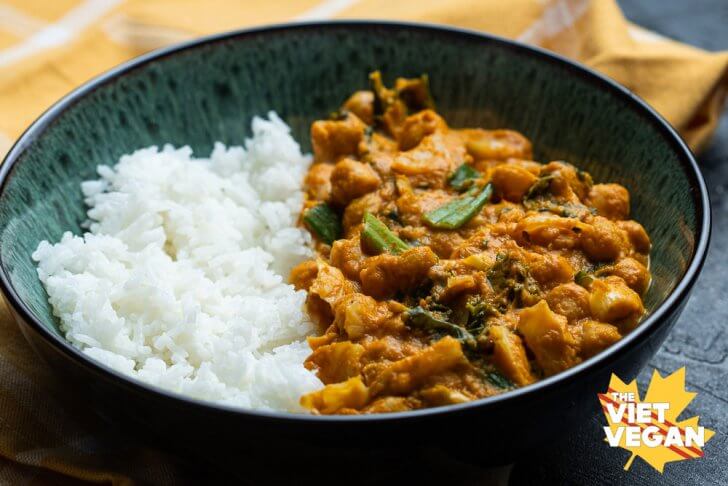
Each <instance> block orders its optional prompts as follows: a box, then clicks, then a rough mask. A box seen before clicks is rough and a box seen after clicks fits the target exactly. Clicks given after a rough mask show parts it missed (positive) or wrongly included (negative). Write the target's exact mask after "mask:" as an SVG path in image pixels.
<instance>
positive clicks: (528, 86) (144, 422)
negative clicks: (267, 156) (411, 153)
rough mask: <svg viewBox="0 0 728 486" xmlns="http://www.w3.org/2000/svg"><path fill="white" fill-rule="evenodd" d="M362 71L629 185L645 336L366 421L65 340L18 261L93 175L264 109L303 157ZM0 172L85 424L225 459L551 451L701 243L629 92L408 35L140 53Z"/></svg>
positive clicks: (309, 27) (352, 29) (68, 220)
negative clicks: (492, 389) (191, 387)
mask: <svg viewBox="0 0 728 486" xmlns="http://www.w3.org/2000/svg"><path fill="white" fill-rule="evenodd" d="M374 69H380V70H381V71H382V72H383V73H384V75H385V78H387V80H388V81H391V80H392V79H393V78H394V77H397V76H417V75H419V74H421V73H428V74H429V76H430V80H431V86H432V91H433V94H434V97H435V100H436V102H437V106H438V110H439V111H441V112H442V114H443V115H444V117H445V119H446V120H447V121H448V123H449V124H450V125H451V126H454V127H465V126H480V127H485V128H500V127H503V128H512V129H515V130H519V131H520V132H522V133H523V134H525V135H526V136H527V137H528V138H529V139H531V141H532V142H533V144H534V150H535V159H536V160H540V161H548V160H566V161H570V162H572V163H574V164H576V165H578V166H579V167H580V168H583V169H585V170H587V171H589V172H590V173H591V174H592V175H593V177H594V180H595V181H597V182H619V183H621V184H623V185H624V186H626V187H627V188H628V189H629V190H630V193H631V196H632V217H633V218H634V219H636V220H638V221H640V222H641V223H642V224H643V225H644V226H645V228H646V229H647V231H648V233H649V234H650V236H651V238H652V241H653V249H652V253H651V270H652V274H653V283H652V286H651V288H650V290H649V292H648V294H647V295H646V299H645V300H646V306H647V309H648V311H649V315H648V317H647V318H646V319H645V321H644V322H643V323H642V324H641V325H640V327H639V328H638V329H637V330H636V331H634V332H632V333H631V334H630V335H628V336H627V337H625V338H624V339H623V340H622V341H620V342H619V343H617V344H616V345H614V346H612V347H611V348H609V349H608V350H607V351H605V352H603V353H601V354H599V355H598V356H596V357H594V358H592V359H590V360H588V361H586V362H584V363H582V364H580V365H579V366H577V367H575V368H572V369H570V370H568V371H566V372H564V373H562V374H560V375H557V376H554V377H551V378H549V379H546V380H544V381H541V382H539V383H537V384H534V385H531V386H529V387H526V388H523V389H520V390H517V391H514V392H511V393H508V394H505V395H501V396H497V397H491V398H487V399H484V400H479V401H476V402H471V403H468V404H463V405H456V406H449V407H442V408H436V409H428V410H422V411H417V412H409V413H406V414H401V413H397V414H389V415H378V416H363V417H314V416H296V415H291V414H281V413H269V412H254V411H246V410H238V409H232V408H229V407H225V406H220V405H215V404H209V403H204V402H200V401H197V400H193V399H189V398H184V397H181V396H178V395H175V394H173V393H169V392H165V391H161V390H157V389H155V388H153V387H150V386H147V385H144V384H142V383H137V382H135V381H130V380H129V379H127V378H126V377H124V376H122V375H120V374H118V373H116V372H114V371H111V370H109V369H107V368H105V367H103V366H101V365H99V364H97V363H95V362H93V361H91V360H90V359H89V358H87V357H85V356H84V355H83V354H82V353H80V352H79V351H78V350H76V349H74V348H73V347H71V346H70V345H69V344H68V343H66V342H65V340H64V339H63V337H62V335H61V334H60V332H59V329H58V321H57V319H56V318H55V317H54V316H53V315H52V312H51V309H50V306H49V304H48V302H47V296H46V294H45V291H44V289H43V287H42V286H41V284H40V282H39V280H38V278H37V275H36V271H35V266H34V263H33V262H32V260H31V258H30V255H31V253H32V252H33V251H34V249H35V248H36V246H37V244H38V242H39V241H40V240H44V239H47V240H50V241H57V240H59V239H60V237H61V235H62V233H63V232H64V231H68V230H71V231H73V232H76V233H79V232H81V228H80V225H81V223H82V222H83V221H84V220H85V217H86V216H85V210H86V208H85V207H84V205H83V199H82V195H81V191H80V186H79V184H80V182H81V181H83V180H86V179H89V178H94V176H95V169H96V166H97V165H100V164H113V163H115V161H116V160H117V159H118V158H119V156H121V155H122V154H124V153H128V152H131V151H133V150H135V149H137V148H140V147H145V146H149V145H161V144H165V143H171V144H174V145H177V146H181V145H190V146H191V147H192V148H193V150H194V152H195V153H196V154H198V155H207V154H208V153H209V152H210V151H211V149H212V145H213V143H214V142H215V141H222V142H224V143H226V144H242V142H243V140H244V138H245V137H246V136H248V135H249V122H250V119H251V117H252V116H254V115H256V114H264V113H266V112H267V111H269V110H275V111H277V112H278V113H279V114H280V115H281V117H282V118H283V119H284V120H286V121H287V122H288V123H289V124H290V125H291V127H292V130H293V134H294V136H295V137H296V139H297V140H298V141H299V142H300V143H301V145H302V146H303V148H304V149H305V150H310V144H309V140H308V130H309V125H310V123H311V122H312V121H313V120H315V119H317V118H320V117H323V116H326V114H328V113H329V112H331V111H333V110H334V109H336V108H337V107H338V106H339V105H340V104H341V102H342V101H343V100H344V99H346V97H347V96H348V95H349V94H350V93H351V92H353V91H355V90H357V89H362V88H365V87H366V86H367V74H368V72H369V71H371V70H374ZM0 177H1V180H2V186H1V189H0V277H1V279H2V287H3V291H4V294H5V296H6V299H7V300H8V303H9V305H10V308H11V310H12V312H13V314H14V316H15V317H16V319H17V321H18V324H19V325H20V327H21V329H22V331H23V333H24V335H25V336H26V337H27V338H28V340H29V341H30V342H31V344H32V345H33V347H34V349H35V350H36V351H37V352H38V353H39V354H40V355H41V356H42V357H43V359H44V360H45V361H46V362H47V363H48V364H49V365H50V366H52V367H53V368H54V369H55V370H56V371H57V372H58V377H59V379H62V380H67V381H68V383H69V386H73V387H75V388H76V390H77V393H83V394H85V395H87V396H88V397H89V400H88V401H89V403H90V404H91V407H92V408H94V409H95V410H96V411H97V412H99V413H101V414H102V415H104V416H106V417H108V418H110V419H112V420H114V421H116V422H118V423H124V424H127V423H128V424H133V426H134V427H139V428H142V429H144V430H147V431H151V432H153V433H154V434H155V435H156V436H157V437H159V438H161V439H160V440H162V441H163V442H169V443H172V442H179V441H178V440H177V439H180V438H184V439H185V442H186V443H195V444H198V446H197V448H199V447H200V446H202V445H204V447H203V448H204V449H205V451H206V452H207V453H208V454H209V453H212V452H214V453H215V454H217V452H215V451H216V450H217V449H220V450H228V451H229V447H230V444H235V443H238V442H239V437H240V436H241V434H243V435H244V436H245V437H249V438H258V439H260V440H261V442H259V444H261V445H260V446H259V447H256V450H257V451H258V452H264V451H266V450H269V449H270V448H275V449H276V450H279V451H281V450H288V449H287V448H289V447H291V448H293V449H290V450H298V449H297V448H299V447H306V448H308V449H310V450H312V451H313V450H318V449H317V448H318V447H322V448H326V447H327V445H330V446H334V448H336V447H335V446H336V444H337V443H346V442H347V441H349V440H352V441H354V440H355V441H360V442H359V443H360V444H367V443H369V442H372V441H373V442H376V440H377V439H376V438H377V437H382V436H383V435H384V436H386V437H390V438H395V439H393V440H395V441H396V440H398V439H396V438H407V439H406V440H407V441H409V442H411V441H419V442H420V443H422V444H438V443H441V441H442V439H443V437H445V436H446V435H447V436H453V435H454V436H456V437H458V439H459V440H461V441H463V443H472V445H473V447H472V448H464V449H468V451H467V452H465V451H463V454H465V455H469V456H471V457H470V458H471V459H474V460H478V461H483V462H500V461H507V460H508V459H509V458H512V457H513V456H514V455H515V454H518V453H519V451H522V450H524V449H528V448H531V447H533V446H534V445H536V444H538V443H540V442H543V441H545V440H549V437H550V435H549V434H550V433H552V432H553V431H554V430H557V428H558V427H563V426H564V424H571V425H574V426H578V425H579V423H581V422H580V421H583V420H585V419H587V418H588V417H590V416H592V415H593V414H594V413H595V412H596V411H597V410H598V402H597V399H596V395H595V394H596V393H597V392H599V391H603V390H604V389H606V385H607V383H608V380H609V375H610V373H612V372H616V373H618V374H619V375H620V377H621V378H622V379H625V380H628V379H632V378H633V377H634V376H635V375H636V373H637V372H638V371H639V369H640V368H641V367H642V366H644V364H645V363H646V362H647V360H648V359H649V358H650V357H651V356H652V355H653V354H654V353H655V352H656V350H657V349H658V347H659V346H660V344H661V343H662V341H663V340H664V339H665V337H666V335H667V333H668V332H669V330H670V328H671V327H672V325H673V324H674V322H675V320H676V318H677V316H678V315H679V313H680V311H681V310H682V307H683V306H684V304H685V302H686V299H687V296H688V294H689V292H690V289H691V287H692V284H693V283H694V281H695V279H696V277H697V274H698V273H699V270H700V267H701V265H702V263H703V260H704V257H705V252H706V249H707V245H708V240H709V233H710V208H709V201H708V195H707V190H706V188H705V184H704V182H703V180H702V177H701V175H700V172H699V170H698V168H697V165H696V163H695V160H694V158H693V156H692V155H691V153H690V151H689V150H688V148H687V147H686V146H685V144H684V143H683V142H682V141H681V140H680V138H679V137H678V136H677V134H676V133H675V132H674V130H673V129H672V128H670V126H669V125H668V124H667V123H666V122H665V121H663V120H662V119H661V118H660V117H659V115H657V114H656V113H655V112H654V111H653V110H651V109H650V108H649V107H647V106H646V105H645V104H644V103H643V102H642V101H640V100H639V99H638V98H636V97H635V96H634V95H632V94H631V93H630V92H628V91H627V90H625V89H624V88H621V87H619V86H617V85H616V84H615V83H613V82H611V81H609V80H607V79H605V78H603V77H601V76H600V75H598V74H595V73H593V72H591V71H589V70H588V69H586V68H584V67H581V66H579V65H576V64H574V63H572V62H570V61H567V60H565V59H563V58H560V57H558V56H556V55H553V54H550V53H547V52H546V51H542V50H539V49H534V48H530V47H526V46H523V45H518V44H516V43H513V42H510V41H507V40H503V39H499V38H495V37H491V36H488V35H484V34H480V33H475V32H469V31H464V30H458V29H452V28H444V27H437V26H428V25H417V24H399V23H381V22H332V23H313V24H289V25H281V26H272V27H264V28H258V29H252V30H246V31H240V32H232V33H226V34H221V35H217V36H213V37H209V38H205V39H202V40H199V41H194V42H191V43H188V44H184V45H181V46H177V47H173V48H170V49H166V50H162V51H159V52H155V53H152V54H150V55H146V56H143V57H141V58H139V59H136V60H134V61H131V62H129V63H127V64H124V65H122V66H120V67H118V68H116V69H114V70H112V71H110V72H109V73H107V74H104V75H102V76H100V77H99V78H97V79H95V80H92V81H91V82H89V83H88V84H86V85H84V86H82V87H81V88H79V89H77V90H76V91H74V92H73V93H71V94H70V95H68V96H67V97H66V98H64V99H63V100H61V101H60V102H59V103H57V104H56V105H55V106H53V107H52V108H51V109H49V111H47V112H46V113H45V114H44V115H42V116H41V118H39V119H38V120H37V121H36V122H35V123H34V124H33V125H32V126H31V127H30V128H29V129H28V130H27V131H26V133H25V134H24V135H23V136H22V137H21V139H20V140H19V141H18V142H17V144H16V145H15V147H14V148H13V149H12V150H11V152H10V153H9V154H8V156H7V157H6V159H5V162H4V164H3V166H2V169H1V172H0ZM478 428H483V430H488V434H489V435H493V436H495V437H499V439H500V440H499V442H500V444H499V445H498V447H494V446H493V445H488V444H486V443H485V442H484V441H480V440H478V438H477V434H475V436H474V434H473V430H478ZM332 437H341V439H340V440H333V441H332V440H331V438H332ZM271 438H274V439H273V440H271ZM213 443H216V444H222V445H223V446H222V447H219V446H218V447H215V446H211V444H213ZM191 447H193V448H195V446H191ZM279 453H280V452H279ZM220 454H223V453H220ZM219 457H222V455H220V456H219Z"/></svg>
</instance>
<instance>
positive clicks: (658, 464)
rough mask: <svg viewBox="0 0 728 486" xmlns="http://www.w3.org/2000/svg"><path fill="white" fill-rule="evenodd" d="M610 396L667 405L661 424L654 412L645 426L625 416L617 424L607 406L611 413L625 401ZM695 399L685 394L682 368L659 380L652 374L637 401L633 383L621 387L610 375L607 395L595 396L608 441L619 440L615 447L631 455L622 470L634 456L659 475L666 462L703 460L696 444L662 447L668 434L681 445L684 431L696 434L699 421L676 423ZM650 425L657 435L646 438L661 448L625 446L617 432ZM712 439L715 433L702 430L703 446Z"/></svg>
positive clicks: (683, 370)
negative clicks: (630, 395)
mask: <svg viewBox="0 0 728 486" xmlns="http://www.w3.org/2000/svg"><path fill="white" fill-rule="evenodd" d="M613 393H633V394H634V399H635V403H667V404H669V408H668V409H667V410H666V411H665V413H664V417H663V419H664V421H658V418H659V416H658V415H657V413H654V412H653V413H652V418H651V422H649V423H638V422H637V421H635V422H632V421H630V419H629V416H628V414H627V413H626V412H625V414H623V415H622V416H621V420H614V421H613V420H612V415H611V414H610V413H609V412H608V410H609V409H608V408H607V407H608V406H610V407H611V410H612V412H613V413H614V411H615V409H616V408H617V407H619V406H620V405H621V404H622V403H626V401H625V400H622V399H620V397H615V396H614V395H612V394H613ZM695 395H696V393H692V392H688V391H687V390H685V367H682V368H680V369H679V370H677V371H675V372H674V373H673V374H671V375H669V376H667V377H665V378H663V377H662V376H660V374H659V373H658V372H657V370H655V371H654V373H653V374H652V378H651V379H650V385H649V387H648V388H647V393H645V398H644V400H640V397H639V390H638V389H637V381H636V380H632V382H630V383H624V382H623V381H622V380H620V379H619V378H618V377H617V376H615V375H614V374H613V375H612V378H611V380H610V381H609V390H607V393H604V394H600V395H599V401H600V402H601V404H602V408H603V410H604V415H605V416H606V418H607V424H608V425H609V429H610V430H611V436H612V438H613V439H615V440H616V438H617V437H619V441H618V445H619V447H621V448H623V449H627V450H628V451H630V452H631V453H632V456H630V458H629V460H627V463H626V464H625V466H624V469H625V470H627V469H629V467H630V466H631V465H632V462H633V461H634V458H635V457H637V456H640V457H641V458H642V459H644V460H645V461H646V462H647V463H648V464H649V465H651V466H652V467H654V468H655V469H657V470H658V471H659V472H663V470H664V469H665V464H666V463H668V462H673V461H684V460H687V459H695V458H698V457H702V456H703V451H702V449H701V448H700V447H698V446H697V444H692V445H688V444H687V443H683V444H672V445H670V444H664V442H665V441H666V440H665V439H667V437H668V435H669V434H670V433H672V434H676V433H677V432H679V434H680V437H681V438H682V441H683V442H685V434H686V429H692V430H690V431H688V432H695V431H697V430H698V427H699V426H698V419H699V417H697V416H696V417H690V418H688V419H685V420H682V421H680V420H678V417H679V416H680V414H681V413H682V411H683V410H684V409H685V407H687V406H688V404H689V403H690V402H691V401H692V400H693V398H694V397H695ZM650 425H652V426H656V427H657V428H658V429H659V432H658V433H655V434H650V436H651V437H655V438H657V439H660V440H662V441H663V443H662V444H661V445H657V446H654V445H652V446H650V445H647V444H645V443H644V442H643V441H640V443H639V444H637V445H628V440H627V434H626V433H625V432H626V430H622V431H621V432H619V429H626V428H629V427H632V428H634V427H639V428H640V431H644V430H645V428H647V427H648V426H650ZM671 429H672V430H671ZM652 430H655V429H652ZM713 435H715V432H713V431H712V430H709V429H703V438H704V443H707V442H708V441H709V440H710V439H711V437H713ZM673 436H674V435H673ZM605 440H607V439H605ZM667 442H669V441H667Z"/></svg>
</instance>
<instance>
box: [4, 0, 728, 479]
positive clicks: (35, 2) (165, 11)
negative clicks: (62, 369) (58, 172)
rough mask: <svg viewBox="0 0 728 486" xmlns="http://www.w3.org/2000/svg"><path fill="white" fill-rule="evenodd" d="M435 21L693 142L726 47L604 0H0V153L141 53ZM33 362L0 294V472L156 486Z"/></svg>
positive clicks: (170, 474) (697, 143)
mask: <svg viewBox="0 0 728 486" xmlns="http://www.w3.org/2000/svg"><path fill="white" fill-rule="evenodd" d="M328 18H387V19H406V20H417V21H426V22H439V23H446V24H451V25H457V26H460V27H467V28H471V29H478V30H484V31H488V32H492V33H495V34H499V35H502V36H506V37H510V38H514V39H518V40H521V41H523V42H527V43H531V44H537V45H540V46H543V47H546V48H548V49H552V50H554V51H556V52H559V53H561V54H564V55H566V56H569V57H571V58H574V59H577V60H579V61H581V62H583V63H585V64H587V65H589V66H591V67H593V68H595V69H597V70H599V71H601V72H603V73H605V74H607V75H608V76H610V77H612V78H614V79H615V80H617V81H619V82H620V83H622V84H623V85H625V86H627V87H628V88H629V89H631V90H632V91H634V92H635V93H636V94H638V95H639V96H641V97H642V98H644V99H645V100H647V102H648V103H650V104H651V105H652V106H653V107H655V108H656V109H657V111H659V112H660V113H662V115H664V116H665V118H667V120H668V121H670V123H672V124H673V125H674V126H675V127H676V128H677V129H678V130H679V132H680V133H681V134H682V136H683V137H684V138H685V140H687V142H688V143H689V144H690V146H691V147H692V148H693V149H694V150H699V149H700V148H702V147H704V146H705V144H706V142H707V141H708V139H709V138H710V135H711V133H712V132H713V130H714V129H715V127H716V124H717V120H718V117H719V115H720V113H721V111H722V108H723V102H724V100H725V96H726V90H727V89H728V53H727V52H720V53H709V52H705V51H702V50H700V49H696V48H692V47H689V46H686V45H683V44H680V43H677V42H674V41H671V40H668V39H665V38H663V37H660V36H658V35H656V34H654V33H651V32H649V31H645V30H643V29H641V28H640V27H638V26H636V25H633V24H630V23H629V22H628V21H626V20H625V19H624V17H623V16H622V13H621V12H620V10H619V8H618V7H617V5H616V3H615V1H614V0H508V1H499V0H448V1H436V0H412V1H398V2H394V1H392V0H358V1H357V0H323V1H322V0H281V1H267V2H259V1H241V0H155V1H148V0H128V1H122V0H54V1H52V2H49V1H47V0H9V1H8V0H6V1H5V2H3V3H0V154H4V153H5V152H6V151H7V150H8V149H9V148H10V145H11V144H12V141H13V140H14V139H16V138H17V137H18V136H19V135H20V133H21V132H22V130H23V129H24V128H25V127H27V126H28V125H29V124H30V123H31V122H32V121H33V119H35V118H36V117H37V116H38V115H40V113H41V112H42V111H43V110H45V109H46V108H47V107H48V106H49V105H50V104H51V103H53V102H54V101H55V100H57V99H58V98H60V97H61V96H63V95H64V94H66V93H67V92H69V91H70V90H72V89H73V88H75V87H76V86H78V85H79V84H81V83H83V82H84V81H86V80H88V79H89V78H91V77H93V76H95V75H96V74H99V73H101V72H103V71H104V70H106V69H108V68H110V67H112V66H114V65H116V64H118V63H120V62H122V61H125V60H127V59H129V58H131V57H134V56H137V55H139V54H141V53H143V52H146V51H148V50H150V49H154V48H157V47H161V46H164V45H168V44H171V43H174V42H178V41H182V40H185V39H189V38H192V37H195V36H199V35H203V34H209V33H212V32H217V31H221V30H229V29H236V28H241V27H246V26H252V25H258V24H262V23H270V22H282V21H289V20H318V19H328ZM63 388H64V387H63V383H62V382H59V381H57V380H56V379H55V378H54V377H52V376H51V374H50V372H49V370H48V369H46V367H45V366H44V365H43V364H41V363H39V362H38V361H37V360H36V358H35V357H34V355H33V354H32V352H31V350H30V348H29V347H28V346H27V344H26V343H25V341H24V340H23V338H22V336H21V335H20V333H19V332H18V330H17V328H16V327H15V324H14V323H13V322H12V320H11V318H10V316H9V314H8V312H7V309H6V308H5V306H4V305H2V304H0V482H2V483H5V482H8V483H11V484H17V483H19V482H31V481H37V482H44V483H45V482H47V483H54V484H55V483H58V482H60V481H61V480H62V479H64V478H78V479H84V480H88V481H94V482H101V481H111V482H113V483H116V484H126V483H131V482H133V481H142V482H152V483H169V482H173V481H175V480H179V479H180V473H179V466H178V464H177V463H176V462H175V460H174V459H173V458H170V457H169V456H166V455H164V454H162V453H160V452H157V451H153V450H150V449H147V448H144V447H141V446H138V445H136V444H134V443H133V442H131V441H130V440H129V439H123V438H120V437H119V435H118V434H116V433H115V432H113V431H110V430H108V427H106V426H105V425H104V424H103V423H102V422H101V421H100V420H98V419H95V418H93V417H91V416H89V413H88V411H87V409H86V408H85V406H84V404H83V400H82V399H81V400H79V398H78V397H72V396H69V395H68V394H67V393H64V389H63Z"/></svg>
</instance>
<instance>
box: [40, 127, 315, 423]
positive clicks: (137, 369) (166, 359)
mask: <svg viewBox="0 0 728 486" xmlns="http://www.w3.org/2000/svg"><path fill="white" fill-rule="evenodd" d="M252 128H253V137H252V138H251V139H249V140H247V141H246V142H245V147H229V148H226V147H225V146H223V145H222V144H220V143H218V144H216V145H215V148H214V150H213V151H212V154H211V155H210V157H209V158H194V157H193V156H192V150H191V149H190V148H189V147H183V148H179V149H175V148H173V147H171V146H165V147H164V148H162V149H161V150H159V149H158V148H157V147H149V148H145V149H141V150H137V151H136V152H134V153H133V154H130V155H125V156H123V157H121V159H120V160H119V162H118V164H116V165H115V166H114V167H109V166H99V167H98V174H99V176H100V178H99V179H98V180H93V181H87V182H84V183H83V184H82V185H81V189H82V191H83V194H84V196H85V198H86V199H85V200H86V204H87V205H88V206H89V208H90V209H89V210H88V217H89V222H88V223H87V228H88V230H89V232H88V233H86V234H84V235H83V236H74V235H72V234H71V233H70V232H68V233H66V234H64V235H63V238H62V239H61V241H60V242H59V243H56V244H51V243H49V242H47V241H43V242H41V243H40V244H39V246H38V249H37V250H36V251H35V253H34V254H33V258H34V259H35V260H36V261H37V262H38V275H39V277H40V280H41V281H42V282H43V284H44V285H45V288H46V290H47V292H48V295H49V302H50V304H51V306H52V307H53V311H54V313H55V315H56V316H58V317H59V319H60V322H61V329H62V330H63V332H64V333H65V335H66V338H67V339H68V340H69V341H70V342H71V343H73V344H74V345H75V346H77V347H78V348H80V349H81V350H83V352H84V353H86V354H87V355H89V356H91V357H92V358H94V359H96V360H98V361H100V362H102V363H104V364H105V365H107V366H110V367H111V368H114V369H116V370H118V371H121V372H123V373H126V374H128V375H130V376H133V377H135V378H138V379H140V380H143V381H145V382H147V383H151V384H153V385H157V386H160V387H163V388H165V389H168V390H172V391H175V392H179V393H182V394H185V395H190V396H193V397H197V398H202V399H207V400H214V401H218V402H223V403H228V404H234V405H237V406H241V407H248V408H260V409H277V410H289V411H300V410H301V408H300V406H299V404H298V400H299V397H300V396H301V395H303V394H305V393H307V392H310V391H312V390H315V389H317V388H320V387H321V386H323V385H322V384H321V382H320V381H319V380H318V378H316V376H315V375H314V374H313V373H312V372H310V371H308V370H307V369H306V368H304V366H303V361H304V359H305V358H306V357H307V356H308V354H309V353H310V349H309V347H308V345H307V343H306V342H305V337H306V336H308V335H310V334H312V333H313V332H314V325H313V324H312V323H311V321H310V320H309V318H308V317H307V315H306V314H305V312H304V309H303V305H304V300H305V297H306V294H305V292H304V291H296V290H295V289H294V288H293V287H292V286H291V285H289V284H287V283H286V281H287V275H288V273H289V271H290V269H291V268H292V267H293V266H294V265H295V264H297V263H299V262H301V261H303V260H305V259H307V258H310V257H311V256H312V254H313V253H312V251H311V249H310V236H309V235H308V233H307V232H306V231H304V230H302V229H300V228H299V227H297V225H296V222H297V219H298V216H299V211H300V208H301V205H302V202H303V193H302V191H301V181H302V179H303V177H304V174H305V172H306V170H307V169H308V166H309V165H310V163H311V158H310V156H307V155H302V154H301V150H300V147H299V145H298V144H297V143H296V142H295V140H294V139H293V138H292V136H291V135H290V133H289V129H288V127H287V126H286V124H285V123H283V122H282V121H281V120H280V119H279V118H278V117H277V116H276V114H275V113H270V114H269V116H268V119H267V120H266V119H261V118H255V119H254V120H253V122H252Z"/></svg>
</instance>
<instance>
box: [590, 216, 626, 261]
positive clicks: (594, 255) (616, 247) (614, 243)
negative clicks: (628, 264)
mask: <svg viewBox="0 0 728 486" xmlns="http://www.w3.org/2000/svg"><path fill="white" fill-rule="evenodd" d="M580 242H581V247H582V249H583V250H584V253H586V255H587V256H588V257H589V258H590V259H591V260H592V261H612V260H615V259H617V257H619V255H620V254H621V252H622V251H623V250H624V249H625V246H626V245H625V243H626V241H625V238H624V234H623V232H622V231H621V230H620V228H619V227H618V226H617V225H615V224H614V223H612V222H611V221H609V220H608V219H607V218H604V217H602V216H595V217H593V218H592V219H591V221H590V224H588V225H587V226H586V227H585V228H584V230H583V232H582V235H581V239H580Z"/></svg>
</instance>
